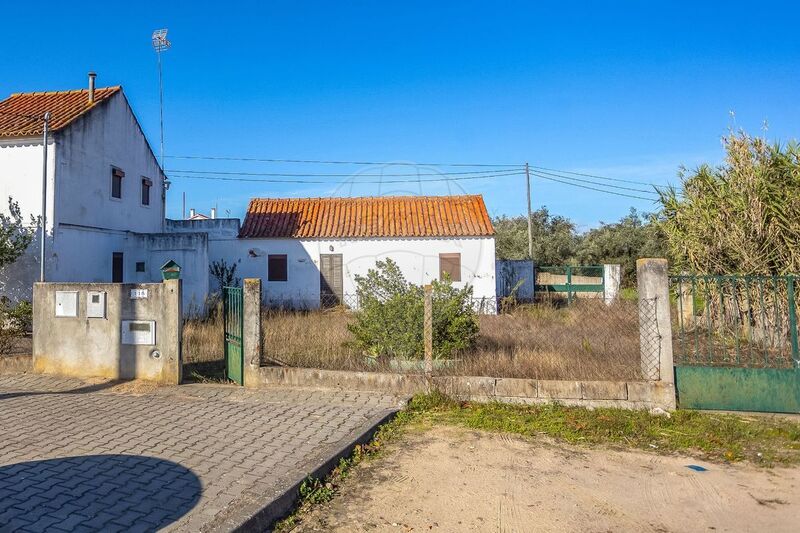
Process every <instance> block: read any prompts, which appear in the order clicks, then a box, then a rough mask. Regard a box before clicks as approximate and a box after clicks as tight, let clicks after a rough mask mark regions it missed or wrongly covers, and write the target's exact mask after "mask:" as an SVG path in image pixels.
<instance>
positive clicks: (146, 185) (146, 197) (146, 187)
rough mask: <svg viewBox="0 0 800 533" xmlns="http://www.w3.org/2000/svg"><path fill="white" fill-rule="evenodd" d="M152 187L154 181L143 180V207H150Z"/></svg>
mask: <svg viewBox="0 0 800 533" xmlns="http://www.w3.org/2000/svg"><path fill="white" fill-rule="evenodd" d="M152 186H153V182H152V181H150V180H149V179H147V178H142V205H150V187H152Z"/></svg>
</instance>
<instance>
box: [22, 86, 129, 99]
mask: <svg viewBox="0 0 800 533" xmlns="http://www.w3.org/2000/svg"><path fill="white" fill-rule="evenodd" d="M109 89H115V90H120V89H122V85H109V86H108V87H96V88H95V92H97V91H107V90H109ZM86 92H89V89H88V88H85V89H67V90H65V91H27V92H26V91H23V92H18V93H11V94H10V95H9V98H12V97H14V96H44V95H51V94H76V93H86Z"/></svg>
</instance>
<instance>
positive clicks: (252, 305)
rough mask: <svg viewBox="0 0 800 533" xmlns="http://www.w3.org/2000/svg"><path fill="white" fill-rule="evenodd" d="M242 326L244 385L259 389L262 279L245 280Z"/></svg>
mask: <svg viewBox="0 0 800 533" xmlns="http://www.w3.org/2000/svg"><path fill="white" fill-rule="evenodd" d="M242 292H243V299H244V301H243V313H244V317H243V318H244V323H243V324H242V329H243V335H242V343H243V344H244V369H243V371H244V385H245V387H258V385H259V368H260V367H261V344H262V342H261V279H260V278H247V279H245V280H244V290H243V291H242Z"/></svg>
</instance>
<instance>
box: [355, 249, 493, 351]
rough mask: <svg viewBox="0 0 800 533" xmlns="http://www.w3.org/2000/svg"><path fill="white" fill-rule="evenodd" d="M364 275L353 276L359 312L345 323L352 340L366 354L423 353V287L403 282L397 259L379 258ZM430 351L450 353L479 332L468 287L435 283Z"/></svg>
mask: <svg viewBox="0 0 800 533" xmlns="http://www.w3.org/2000/svg"><path fill="white" fill-rule="evenodd" d="M376 267H377V268H376V269H370V270H369V272H367V275H366V276H356V277H355V280H356V286H357V289H356V292H357V294H358V298H359V305H360V311H359V312H358V313H357V314H356V319H355V321H354V322H353V323H351V324H350V325H348V329H349V330H350V332H351V333H352V334H353V336H354V337H355V342H356V345H357V346H359V348H361V349H362V350H364V352H365V353H366V354H367V355H369V356H370V357H374V358H400V359H421V358H422V357H423V355H424V339H423V327H424V313H425V309H424V305H425V304H424V291H423V288H422V287H420V286H418V285H413V284H411V283H409V282H408V281H406V279H405V278H404V277H403V274H402V272H400V269H399V267H398V266H397V263H395V262H394V261H392V260H391V259H386V260H385V261H378V262H377V263H376ZM432 285H433V295H432V303H433V356H434V357H435V358H437V359H445V358H449V357H452V356H453V354H454V353H455V352H457V351H458V350H464V349H466V348H469V347H470V346H472V345H473V343H474V342H475V339H476V337H477V335H478V319H477V316H476V314H475V311H474V310H473V309H472V306H471V300H472V287H470V286H467V287H465V288H463V289H458V288H456V287H453V284H452V283H451V282H450V281H441V282H440V281H434V282H433V284H432Z"/></svg>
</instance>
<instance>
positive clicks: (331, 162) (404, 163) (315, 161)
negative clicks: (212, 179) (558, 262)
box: [164, 155, 523, 168]
mask: <svg viewBox="0 0 800 533" xmlns="http://www.w3.org/2000/svg"><path fill="white" fill-rule="evenodd" d="M164 157H165V158H167V159H189V160H190V159H200V160H205V161H247V162H256V163H310V164H318V165H376V166H379V165H384V166H410V167H419V166H422V167H496V168H501V167H522V166H523V165H521V164H520V163H508V164H500V163H413V162H409V161H343V160H335V159H334V160H329V159H268V158H258V157H230V156H201V155H166V156H164Z"/></svg>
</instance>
